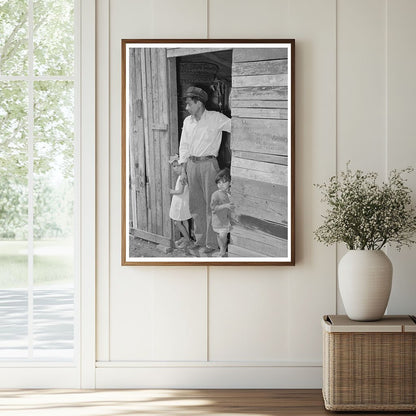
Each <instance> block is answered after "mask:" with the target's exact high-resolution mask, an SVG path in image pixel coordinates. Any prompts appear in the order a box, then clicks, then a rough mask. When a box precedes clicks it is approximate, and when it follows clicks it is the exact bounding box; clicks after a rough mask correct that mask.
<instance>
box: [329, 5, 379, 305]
mask: <svg viewBox="0 0 416 416" xmlns="http://www.w3.org/2000/svg"><path fill="white" fill-rule="evenodd" d="M386 88H387V86H386V3H385V2H384V1H379V0H338V1H337V170H338V172H339V171H342V170H345V168H346V163H347V162H348V161H351V168H352V169H362V170H371V171H376V172H379V174H380V176H381V178H383V177H384V174H385V171H386V166H385V164H386V145H387V142H386V137H387V132H386V116H387V114H386ZM345 252H346V248H345V245H344V244H340V245H339V250H338V257H337V262H338V261H339V260H340V258H341V257H342V256H343V255H344V254H345ZM337 312H338V313H345V311H344V306H343V304H342V300H341V298H340V296H339V295H338V308H337Z"/></svg>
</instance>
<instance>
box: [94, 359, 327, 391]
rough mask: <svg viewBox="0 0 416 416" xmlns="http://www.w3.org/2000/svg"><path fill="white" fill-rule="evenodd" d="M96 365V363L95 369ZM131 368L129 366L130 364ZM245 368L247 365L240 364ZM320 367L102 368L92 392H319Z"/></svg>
mask: <svg viewBox="0 0 416 416" xmlns="http://www.w3.org/2000/svg"><path fill="white" fill-rule="evenodd" d="M98 364H99V363H97V365H98ZM130 364H131V363H130ZM244 364H247V363H244ZM321 387H322V367H321V366H316V367H312V366H296V367H295V366H286V367H281V366H280V367H278V366H275V367H272V366H256V367H250V366H246V365H244V366H240V365H234V366H229V367H225V366H219V367H218V366H208V365H206V363H205V365H204V366H203V367H167V366H166V365H165V367H140V368H135V367H131V366H130V367H129V368H127V367H123V368H121V367H116V368H112V367H106V368H103V367H101V368H97V369H96V388H99V389H105V388H176V389H177V388H184V389H199V388H202V389H211V388H216V389H231V388H258V389H278V388H286V389H289V388H294V389H297V388H299V389H305V388H321Z"/></svg>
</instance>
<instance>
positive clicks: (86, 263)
mask: <svg viewBox="0 0 416 416" xmlns="http://www.w3.org/2000/svg"><path fill="white" fill-rule="evenodd" d="M28 7H29V13H28V19H29V29H28V30H29V32H28V38H29V39H28V41H29V45H28V74H27V75H26V76H4V75H3V76H0V80H2V81H27V82H28V91H29V96H28V101H29V103H28V104H29V108H28V148H29V152H28V157H29V163H28V165H29V174H28V187H29V221H30V222H31V226H29V230H31V231H30V233H29V235H28V240H29V247H28V256H29V262H28V267H29V272H28V275H29V287H28V290H29V294H30V296H28V297H29V298H31V300H29V302H28V303H29V308H31V307H33V130H34V126H33V91H34V83H35V82H36V81H43V80H45V81H48V80H62V81H68V80H71V81H73V82H74V92H75V94H74V98H75V105H74V118H75V135H74V136H75V147H74V159H75V160H74V167H75V169H74V172H75V174H74V182H75V189H74V192H75V194H74V201H75V203H74V212H75V215H74V217H75V218H74V224H75V227H74V228H75V231H74V241H75V247H74V262H75V263H74V266H75V267H74V305H75V319H74V357H73V361H72V362H65V361H30V360H28V359H23V360H20V361H17V360H13V361H1V362H0V368H1V370H2V371H1V372H0V373H1V375H0V388H29V387H32V388H36V387H43V388H47V387H61V388H79V387H81V388H94V387H95V336H91V334H95V0H82V1H81V0H74V35H75V37H74V42H75V53H74V60H75V65H74V74H73V75H72V76H35V75H34V73H33V0H28ZM30 269H31V270H30ZM32 313H33V312H32ZM31 319H32V322H30V320H31ZM28 324H29V325H33V315H32V318H29V323H28ZM29 331H30V330H29ZM29 347H30V348H32V349H33V345H32V346H29Z"/></svg>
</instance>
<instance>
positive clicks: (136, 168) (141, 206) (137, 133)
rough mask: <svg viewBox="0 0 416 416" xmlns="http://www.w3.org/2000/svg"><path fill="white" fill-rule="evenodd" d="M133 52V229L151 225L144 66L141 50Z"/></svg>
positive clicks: (131, 139)
mask: <svg viewBox="0 0 416 416" xmlns="http://www.w3.org/2000/svg"><path fill="white" fill-rule="evenodd" d="M129 53H130V56H129V59H130V61H129V63H130V65H129V66H130V67H129V85H130V91H129V94H130V97H129V109H128V111H129V115H130V117H129V132H130V138H129V140H130V154H129V156H130V172H129V174H130V181H131V182H130V198H129V199H130V204H131V205H130V222H131V224H132V226H133V228H141V229H144V228H145V227H147V207H146V200H147V199H146V160H145V146H144V125H143V96H142V77H141V71H142V68H141V57H140V50H139V49H130V52H129Z"/></svg>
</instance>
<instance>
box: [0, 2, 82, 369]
mask: <svg viewBox="0 0 416 416" xmlns="http://www.w3.org/2000/svg"><path fill="white" fill-rule="evenodd" d="M74 3H75V2H74V0H13V1H10V0H0V270H1V274H0V311H1V316H2V319H1V321H0V360H3V361H4V360H11V359H16V360H41V361H43V360H47V361H72V360H73V359H74V333H75V331H74V328H75V320H74V316H75V310H76V308H75V307H74V304H75V302H74V298H76V296H75V290H74V288H75V282H76V280H77V279H76V275H77V273H76V267H75V266H74V264H75V263H76V258H75V257H76V256H75V254H74V253H75V250H74V246H75V245H76V243H77V239H78V232H76V226H75V225H76V222H77V221H76V218H77V215H78V208H77V207H78V202H77V198H76V195H77V189H78V180H77V176H76V175H75V172H76V166H77V163H78V162H77V160H78V157H77V153H78V152H77V142H78V141H77V136H78V135H77V134H76V132H77V117H76V111H75V108H76V97H77V93H76V92H77V90H78V87H77V77H76V72H75V58H76V48H75V45H76V42H75V36H74V34H75V17H74V13H75V4H74Z"/></svg>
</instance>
